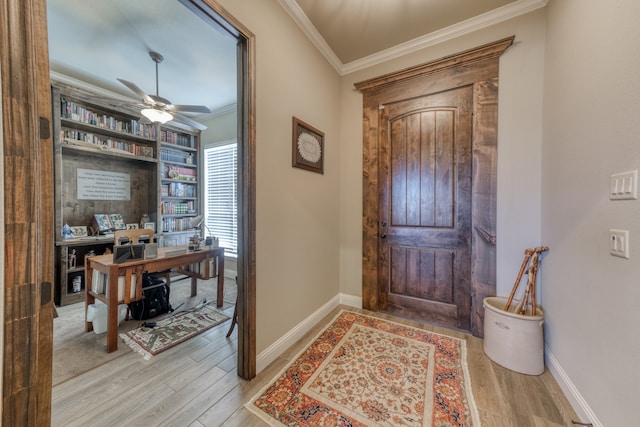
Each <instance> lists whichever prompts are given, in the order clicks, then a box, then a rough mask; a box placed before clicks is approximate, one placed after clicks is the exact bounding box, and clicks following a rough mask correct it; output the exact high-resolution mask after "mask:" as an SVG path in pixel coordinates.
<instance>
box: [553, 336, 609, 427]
mask: <svg viewBox="0 0 640 427" xmlns="http://www.w3.org/2000/svg"><path fill="white" fill-rule="evenodd" d="M544 358H545V363H546V365H547V368H548V369H549V371H550V372H551V374H552V375H553V377H554V378H555V379H556V381H557V382H558V385H559V386H560V388H561V389H562V391H563V392H564V394H565V396H567V400H569V403H571V406H573V409H574V410H575V411H576V413H577V414H578V417H580V420H579V421H581V422H583V423H591V424H593V427H604V425H603V424H602V423H601V422H600V420H599V419H598V417H596V414H595V413H594V412H593V411H592V410H591V407H589V404H588V403H587V402H586V401H585V400H584V398H583V397H582V395H581V394H580V392H579V391H578V389H577V388H576V386H575V384H573V382H572V381H571V378H569V375H567V373H566V372H565V371H564V369H562V366H560V363H559V362H558V359H556V358H555V356H554V355H553V353H551V351H550V350H549V347H547V346H545V347H544ZM576 421H578V420H576Z"/></svg>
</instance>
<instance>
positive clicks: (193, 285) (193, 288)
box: [190, 273, 198, 297]
mask: <svg viewBox="0 0 640 427" xmlns="http://www.w3.org/2000/svg"><path fill="white" fill-rule="evenodd" d="M190 276H191V296H192V297H195V296H196V295H198V275H197V274H196V273H191V274H190Z"/></svg>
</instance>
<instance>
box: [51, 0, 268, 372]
mask: <svg viewBox="0 0 640 427" xmlns="http://www.w3.org/2000/svg"><path fill="white" fill-rule="evenodd" d="M139 3H141V2H135V6H136V7H142V8H143V9H145V10H146V13H147V14H149V15H147V16H146V18H148V17H149V16H150V15H155V14H160V13H163V12H164V13H167V11H166V10H164V9H167V8H175V7H176V5H177V6H178V7H181V8H182V9H184V10H185V11H186V13H187V14H188V15H190V16H191V18H196V20H198V21H200V24H202V23H204V24H205V26H207V27H208V28H209V30H212V31H211V32H210V33H209V35H207V36H204V37H200V35H199V34H198V36H192V37H191V38H187V39H184V40H183V42H182V43H180V42H179V41H177V40H176V38H175V37H171V35H172V34H171V32H172V31H173V28H174V27H176V25H175V23H176V22H184V21H179V20H178V21H176V19H175V15H172V16H171V19H167V20H166V22H169V21H171V22H173V24H172V25H171V28H167V27H166V26H164V27H161V28H159V31H158V33H166V34H164V36H166V37H167V38H169V39H171V40H167V39H162V38H160V36H159V38H146V37H145V36H144V34H145V31H146V30H149V29H148V28H145V27H144V26H145V25H149V23H150V21H151V20H150V19H141V20H135V19H133V18H132V12H131V11H129V10H128V8H130V7H133V6H134V4H133V3H130V2H123V1H121V0H109V1H104V2H101V3H100V10H102V11H105V12H106V13H99V12H100V11H94V13H93V15H92V16H84V17H83V18H84V19H86V20H87V21H86V23H87V24H89V25H88V26H89V27H90V26H91V24H94V25H95V24H96V23H99V25H97V26H96V29H98V30H101V31H99V32H103V30H104V26H105V25H109V23H110V22H112V21H110V20H111V19H117V18H118V17H120V18H124V19H123V20H121V21H120V22H119V24H116V25H115V26H116V27H117V30H118V34H119V36H118V37H120V36H124V35H126V34H129V35H133V36H136V37H137V38H135V39H134V40H133V41H132V42H130V43H129V45H130V46H131V47H132V48H137V49H138V50H140V51H141V52H142V53H143V54H141V55H139V56H141V57H144V56H145V55H146V53H144V52H145V51H146V52H147V53H148V52H149V51H152V50H153V51H162V52H161V53H162V54H164V56H165V60H164V62H165V64H163V65H162V66H161V67H160V73H161V74H160V87H163V89H161V93H162V94H163V95H164V94H165V93H167V91H168V90H169V89H170V87H171V85H172V83H167V81H164V82H163V76H162V73H163V72H164V70H165V67H166V68H168V66H169V64H168V63H169V62H170V61H171V56H170V55H169V54H168V53H167V49H177V51H184V52H186V53H187V54H188V55H191V56H193V57H195V58H196V63H197V64H198V65H197V66H195V67H193V68H191V69H188V70H186V71H185V72H184V75H185V76H189V73H191V72H193V73H200V74H205V75H206V76H208V78H209V79H214V78H215V77H216V75H217V74H216V73H217V72H219V71H220V70H219V69H215V68H213V67H211V66H209V65H207V64H209V63H208V62H204V59H205V58H206V57H207V55H208V53H207V52H211V50H210V49H214V50H215V48H214V47H212V46H210V45H212V44H213V43H212V40H213V39H216V40H218V39H220V36H222V38H223V39H224V40H226V41H227V42H228V44H230V45H231V49H232V51H233V53H234V57H233V74H234V77H235V82H234V85H233V89H232V91H233V95H234V97H235V100H234V102H235V109H236V112H237V114H236V115H235V123H234V128H235V132H234V138H235V139H236V141H237V145H236V147H237V171H236V173H237V176H236V182H237V189H236V199H237V209H236V213H235V215H236V224H237V229H236V248H235V252H236V256H237V278H236V282H237V284H238V302H237V304H238V309H237V310H238V331H239V332H238V375H239V376H241V377H243V378H245V379H251V378H253V377H254V376H255V336H254V333H255V332H253V331H255V241H254V235H255V161H254V154H255V147H254V138H255V136H254V135H255V132H254V124H255V118H254V117H255V114H254V112H255V107H254V104H255V103H254V99H253V96H254V95H253V94H254V89H253V87H254V80H253V79H254V73H253V71H252V70H253V67H254V57H255V55H254V46H255V45H254V36H253V34H252V33H251V32H250V31H248V29H246V28H245V27H244V26H243V25H242V24H241V23H240V22H238V21H237V20H236V19H235V18H234V17H233V16H231V15H230V14H229V13H228V12H226V11H225V10H224V9H223V8H222V7H221V6H220V5H218V4H217V3H216V2H215V1H214V0H179V1H178V2H176V1H166V2H164V3H163V4H158V2H157V1H155V0H151V3H152V7H146V8H145V7H144V5H140V4H139ZM47 8H48V10H49V11H50V12H51V13H50V14H49V15H50V16H52V17H54V18H55V17H56V16H58V17H59V16H60V12H61V10H62V15H64V14H65V13H66V14H68V15H70V17H71V18H72V19H74V20H75V22H76V25H73V26H72V27H73V30H74V31H76V36H77V37H76V41H77V42H79V43H80V44H86V40H87V38H83V37H80V34H79V33H78V32H79V27H80V25H78V23H79V22H85V21H81V20H79V19H80V17H79V16H78V14H79V13H80V9H81V8H79V7H78V6H77V4H76V3H75V2H70V1H68V0H48V4H47ZM61 8H62V9H61ZM169 14H170V15H171V12H169ZM107 18H108V19H107ZM189 22H190V23H187V24H184V25H183V27H184V28H183V30H185V31H190V30H191V29H193V28H194V27H195V26H196V25H198V24H193V23H192V22H193V21H189ZM133 23H135V25H133ZM56 25H59V23H57V22H55V21H50V23H49V31H50V32H51V30H52V29H55V28H56V27H55V26H56ZM178 26H180V25H178ZM91 40H93V42H94V43H93V44H92V49H94V50H100V47H99V46H102V49H103V51H102V53H101V55H102V56H103V57H104V60H105V63H104V65H103V66H102V68H105V69H108V68H110V67H111V66H116V67H120V68H122V69H124V68H126V67H128V66H131V62H132V60H130V59H122V60H114V58H112V57H110V55H111V52H112V51H113V50H116V51H117V50H118V49H115V48H114V47H115V44H116V43H117V42H118V40H117V39H116V36H114V38H113V39H110V40H98V39H97V38H94V39H91ZM49 41H50V52H53V50H55V49H57V48H59V46H56V45H55V44H54V43H53V40H52V38H51V36H50V40H49ZM196 42H197V43H200V42H201V43H202V44H203V46H206V50H202V51H200V50H198V48H196ZM65 43H67V45H66V47H64V50H72V49H71V45H72V44H73V43H74V41H73V39H67V40H66V41H65ZM162 43H166V46H167V47H166V49H165V50H163V49H162V47H161V46H156V45H157V44H162ZM172 43H174V44H175V43H177V45H172ZM52 49H53V50H52ZM203 49H205V48H203ZM51 56H52V59H53V55H51ZM76 56H77V57H78V58H79V59H80V62H82V61H84V64H79V65H78V70H79V74H78V75H76V76H75V77H74V79H73V81H74V82H75V81H83V80H84V81H85V82H86V83H87V87H96V86H98V87H99V86H101V85H103V84H104V83H105V80H104V79H103V78H100V77H96V76H92V75H91V74H90V72H89V71H87V68H86V67H85V66H86V65H88V64H89V63H90V62H91V60H89V59H88V58H87V57H86V56H83V55H76ZM137 56H138V55H136V57H137ZM129 58H131V57H129ZM147 59H148V58H147ZM73 65H74V64H71V63H69V62H67V63H65V64H57V66H54V64H53V63H52V64H51V70H52V80H54V79H55V78H57V77H60V76H61V75H64V74H65V73H71V72H72V71H73V69H74V66H73ZM98 67H100V66H98ZM116 77H120V75H113V77H111V78H109V79H108V81H106V83H107V84H106V86H107V87H106V89H107V90H112V89H111V88H110V87H109V84H112V83H114V81H115V80H116ZM123 77H126V76H123ZM128 80H133V81H136V82H137V81H139V80H136V79H134V78H130V79H128ZM146 83H147V84H148V83H149V82H146ZM157 83H158V82H157V75H156V89H157ZM205 83H206V80H205ZM115 84H116V85H117V82H115ZM178 85H181V86H182V87H185V86H186V87H188V86H189V85H193V81H192V80H191V79H190V78H188V77H187V78H185V79H183V80H182V81H181V82H179V83H178ZM103 87H104V85H103ZM145 87H146V86H145ZM148 90H149V91H150V93H151V92H152V91H151V88H149V89H148ZM196 90H200V91H202V92H206V90H203V89H202V88H201V87H196ZM223 95H224V94H223ZM223 95H220V94H219V93H211V97H212V98H213V99H217V97H218V96H223ZM167 98H170V99H171V98H172V97H171V96H167ZM185 99H186V98H185ZM172 101H175V102H176V103H177V104H178V103H180V104H186V103H189V104H191V103H193V104H195V102H192V101H191V100H187V99H186V101H181V100H179V99H172ZM221 108H228V105H224V106H222V107H221ZM197 119H198V120H201V118H197ZM194 120H195V118H194ZM202 120H206V118H205V119H202ZM201 147H202V145H201ZM200 150H201V151H200V154H201V155H202V154H203V152H202V148H200ZM201 194H202V193H201ZM158 225H159V224H158ZM207 225H208V224H207ZM56 240H57V236H56Z"/></svg>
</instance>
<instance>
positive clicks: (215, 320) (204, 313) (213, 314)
mask: <svg viewBox="0 0 640 427" xmlns="http://www.w3.org/2000/svg"><path fill="white" fill-rule="evenodd" d="M229 319H230V317H229V316H227V315H225V314H223V313H221V312H219V311H218V310H216V309H215V308H213V307H211V306H208V305H205V306H204V307H200V308H198V307H196V308H193V309H191V310H189V311H183V312H180V313H177V314H175V315H173V316H170V317H166V318H164V319H162V320H159V321H157V322H156V326H155V327H154V328H147V327H144V326H142V327H140V328H138V329H134V330H132V331H130V332H127V333H123V334H120V337H121V338H122V339H123V340H124V342H125V343H126V344H127V345H128V346H129V347H131V348H132V349H133V351H135V352H137V353H139V354H140V355H142V356H143V357H144V358H145V359H146V360H149V359H150V358H151V356H155V355H156V354H158V353H161V352H163V351H165V350H168V349H170V348H171V347H175V346H176V345H178V344H180V343H182V342H184V341H186V340H188V339H189V338H193V337H194V336H196V335H198V334H201V333H202V332H204V331H206V330H208V329H211V328H213V327H214V326H216V325H219V324H220V323H222V322H224V321H227V320H229ZM151 321H153V319H151Z"/></svg>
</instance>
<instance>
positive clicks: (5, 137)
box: [0, 0, 256, 426]
mask: <svg viewBox="0 0 640 427" xmlns="http://www.w3.org/2000/svg"><path fill="white" fill-rule="evenodd" d="M181 1H183V3H184V4H185V5H187V6H188V7H190V9H191V10H192V11H193V12H194V13H196V14H198V15H199V16H202V17H205V19H215V18H214V16H213V14H212V13H211V11H213V13H214V14H217V15H218V16H219V17H221V18H222V19H223V20H224V21H225V22H220V21H218V20H217V21H216V22H218V23H221V24H223V27H224V28H225V30H226V31H228V32H229V34H231V35H232V36H234V37H235V38H236V40H238V76H239V77H238V103H239V104H240V108H239V109H238V135H237V138H238V143H239V146H238V150H239V151H238V159H239V162H240V163H241V165H242V166H241V167H239V177H238V179H239V192H240V194H239V197H238V199H239V217H240V218H239V221H238V225H239V230H238V235H239V238H238V246H239V250H240V252H241V253H240V254H239V258H238V328H239V333H238V374H239V375H240V376H241V377H242V378H245V379H251V378H253V377H255V375H256V339H255V338H256V326H255V313H256V300H255V288H256V272H255V265H256V255H255V235H256V230H255V224H256V209H255V206H256V198H255V163H256V153H255V137H256V135H255V122H256V119H255V111H256V103H255V79H256V73H255V63H256V56H255V36H254V35H253V34H252V33H251V32H250V31H248V29H246V28H245V27H244V26H243V25H242V24H240V22H239V21H237V20H236V19H235V18H234V17H233V16H232V15H231V14H229V13H228V12H227V11H226V10H225V9H224V8H222V7H221V6H220V5H219V4H218V3H217V2H216V1H215V0H181ZM46 16H47V14H46V1H45V0H32V1H28V2H25V1H23V0H3V3H2V7H1V8H0V28H2V30H1V31H0V51H2V52H3V55H2V56H1V57H0V94H1V95H2V97H1V103H2V104H1V106H0V123H2V135H1V136H0V144H1V145H2V147H1V148H2V149H1V150H0V155H1V157H0V171H2V172H3V173H4V175H5V182H11V183H12V184H13V185H12V186H5V187H4V188H2V189H0V203H2V207H0V216H1V217H2V219H3V224H4V227H3V232H0V243H2V244H3V247H4V249H6V251H5V253H4V254H5V262H4V266H5V267H6V268H2V269H0V272H1V273H2V277H1V278H0V284H1V285H2V289H3V290H4V292H0V304H1V306H0V324H1V325H2V328H3V329H2V330H3V335H0V337H1V338H2V343H1V344H0V350H1V351H2V357H1V358H0V360H2V373H1V374H0V385H1V386H2V387H1V388H0V397H1V398H2V405H1V406H0V416H1V417H2V418H1V419H0V424H3V425H4V424H6V425H15V426H21V425H49V424H50V421H51V380H52V346H53V312H54V305H53V289H52V286H53V273H54V267H53V260H54V254H53V249H54V242H53V240H54V231H53V224H54V222H53V187H52V182H53V181H52V180H51V179H50V177H51V176H53V160H52V155H53V149H52V138H51V85H50V79H49V55H48V40H47V21H46ZM8 118H10V119H11V123H8V121H7V119H8ZM6 189H8V190H7V191H5V190H6ZM25 194H27V195H33V197H26V198H25Z"/></svg>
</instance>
